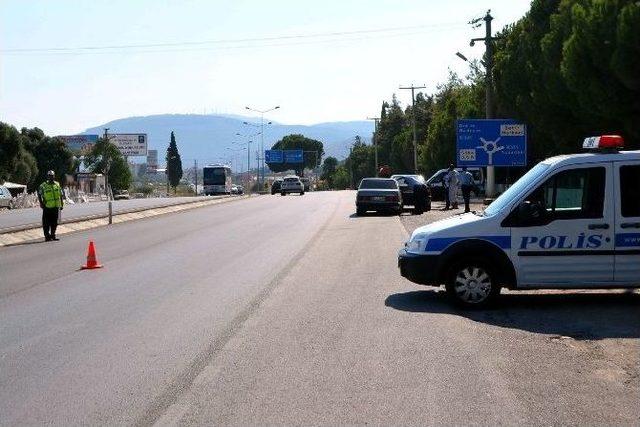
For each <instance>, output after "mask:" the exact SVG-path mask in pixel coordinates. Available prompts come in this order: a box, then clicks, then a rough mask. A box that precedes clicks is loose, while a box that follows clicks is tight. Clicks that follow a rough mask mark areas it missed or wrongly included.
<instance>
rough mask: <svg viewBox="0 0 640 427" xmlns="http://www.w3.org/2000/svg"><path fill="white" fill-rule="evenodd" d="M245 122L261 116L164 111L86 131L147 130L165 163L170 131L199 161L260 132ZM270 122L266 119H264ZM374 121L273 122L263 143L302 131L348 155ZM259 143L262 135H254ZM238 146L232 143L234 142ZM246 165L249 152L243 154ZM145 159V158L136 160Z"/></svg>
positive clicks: (217, 157)
mask: <svg viewBox="0 0 640 427" xmlns="http://www.w3.org/2000/svg"><path fill="white" fill-rule="evenodd" d="M244 121H248V122H253V123H259V121H260V120H259V118H258V119H256V118H255V117H243V116H232V115H199V114H162V115H153V116H144V117H128V118H123V119H118V120H114V121H111V122H109V123H105V124H103V125H100V126H96V127H93V128H89V129H87V130H86V131H85V132H83V133H85V134H99V135H100V134H102V133H103V128H105V127H107V128H109V132H111V133H138V132H139V133H146V134H148V138H149V149H157V150H158V157H159V160H160V163H161V164H163V163H164V155H165V153H166V149H167V146H168V144H169V135H170V134H171V131H174V132H175V134H176V140H177V141H178V149H179V150H180V155H181V156H182V159H183V161H185V162H193V159H197V160H198V162H200V164H204V163H212V162H217V161H221V160H222V158H229V155H230V153H231V151H230V150H227V147H234V148H235V147H240V145H238V144H239V143H241V142H244V141H246V139H247V138H242V137H239V136H236V133H241V134H245V135H246V134H251V133H256V132H259V129H258V128H254V127H251V126H247V125H245V124H243V122H244ZM266 121H268V120H266V119H265V122H266ZM372 132H373V123H372V122H369V121H351V122H328V123H318V124H314V125H308V126H307V125H287V124H281V123H278V122H273V123H272V124H271V125H265V135H264V146H265V149H268V148H270V147H271V146H272V145H273V144H274V143H275V142H276V141H278V140H279V139H280V138H282V137H283V136H285V135H289V134H292V133H301V134H303V135H305V136H306V137H309V138H313V139H317V140H319V141H322V143H323V144H324V150H325V156H335V157H337V158H339V159H343V158H345V157H346V156H347V155H348V153H349V145H350V143H351V142H352V141H353V138H354V137H355V136H356V135H360V136H361V137H362V139H363V140H364V141H367V142H369V141H370V140H371V133H372ZM254 141H257V142H259V141H260V136H256V137H254ZM234 142H235V143H236V145H232V143H234ZM258 148H259V147H258V145H256V144H252V145H251V151H252V156H251V163H252V164H255V163H254V162H255V158H256V155H255V151H256V150H257V149H258ZM243 159H244V161H245V167H246V152H245V154H244V157H243ZM134 160H136V161H140V162H141V161H144V160H143V159H142V158H140V159H134Z"/></svg>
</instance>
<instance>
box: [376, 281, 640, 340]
mask: <svg viewBox="0 0 640 427" xmlns="http://www.w3.org/2000/svg"><path fill="white" fill-rule="evenodd" d="M385 305H386V306H387V307H392V308H395V309H396V310H402V311H411V312H414V313H447V314H452V315H456V316H461V317H465V318H467V319H470V320H473V321H476V322H482V323H487V324H490V325H495V326H500V327H504V328H511V329H520V330H523V331H528V332H535V333H541V334H551V335H562V336H568V337H571V338H574V339H576V340H598V339H603V338H639V337H640V294H638V293H629V292H625V293H607V292H598V293H573V294H567V293H561V294H535V295H532V294H524V293H523V294H517V293H511V294H505V295H501V297H500V299H499V301H498V303H497V305H496V307H494V308H492V309H488V310H468V311H467V310H461V309H457V308H456V307H454V306H452V305H451V303H450V302H449V301H448V300H447V298H446V295H445V293H444V291H442V290H435V289H434V290H425V291H414V292H405V293H398V294H393V295H390V296H389V297H387V299H386V300H385Z"/></svg>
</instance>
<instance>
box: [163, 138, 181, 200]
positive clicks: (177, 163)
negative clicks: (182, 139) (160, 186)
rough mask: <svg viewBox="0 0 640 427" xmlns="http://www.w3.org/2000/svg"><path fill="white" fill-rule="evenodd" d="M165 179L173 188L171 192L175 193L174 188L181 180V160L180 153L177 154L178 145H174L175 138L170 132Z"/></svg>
mask: <svg viewBox="0 0 640 427" xmlns="http://www.w3.org/2000/svg"><path fill="white" fill-rule="evenodd" d="M166 161H167V178H168V179H169V185H171V187H173V192H174V193H175V192H176V187H177V186H178V184H180V180H181V179H182V160H181V159H180V153H179V152H178V145H177V144H176V136H175V135H174V133H173V131H171V142H170V143H169V148H167V157H166Z"/></svg>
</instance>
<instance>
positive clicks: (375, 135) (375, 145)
mask: <svg viewBox="0 0 640 427" xmlns="http://www.w3.org/2000/svg"><path fill="white" fill-rule="evenodd" d="M367 120H373V138H372V139H373V151H374V153H375V159H376V177H378V175H379V173H378V141H377V139H378V123H380V117H367Z"/></svg>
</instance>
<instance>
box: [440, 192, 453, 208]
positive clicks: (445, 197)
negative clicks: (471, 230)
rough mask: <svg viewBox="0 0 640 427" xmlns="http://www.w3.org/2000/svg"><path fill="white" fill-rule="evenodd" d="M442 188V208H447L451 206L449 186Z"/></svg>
mask: <svg viewBox="0 0 640 427" xmlns="http://www.w3.org/2000/svg"><path fill="white" fill-rule="evenodd" d="M442 188H444V208H445V209H449V207H450V206H451V201H450V200H449V187H447V186H443V187H442Z"/></svg>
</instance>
